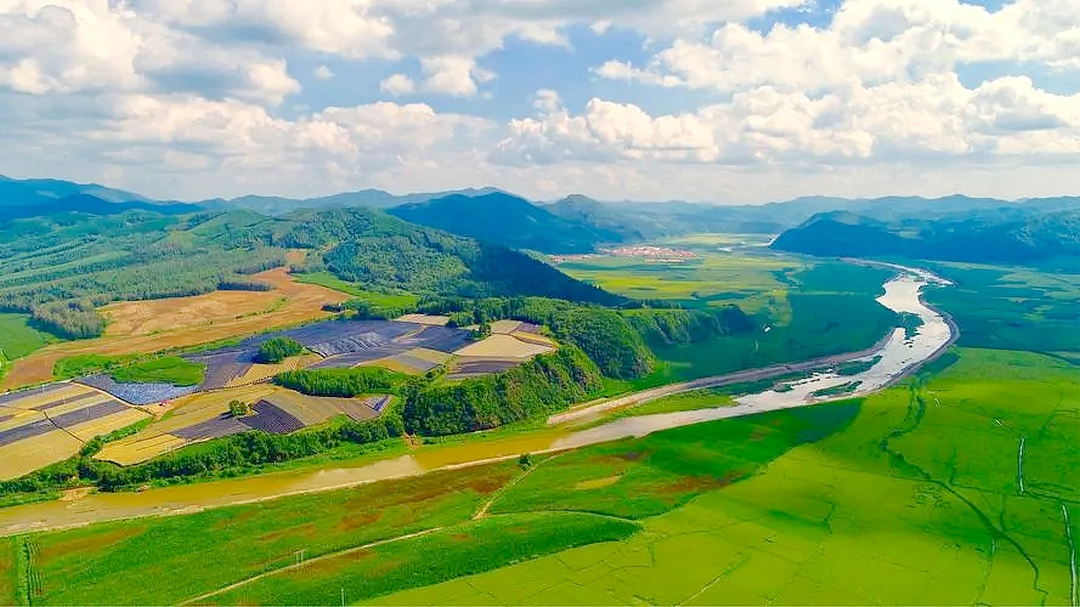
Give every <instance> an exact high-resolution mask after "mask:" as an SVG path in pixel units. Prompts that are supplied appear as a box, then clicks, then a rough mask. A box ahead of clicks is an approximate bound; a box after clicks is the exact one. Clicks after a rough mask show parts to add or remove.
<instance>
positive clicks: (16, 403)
mask: <svg viewBox="0 0 1080 607" xmlns="http://www.w3.org/2000/svg"><path fill="white" fill-rule="evenodd" d="M89 391H91V390H90V389H89V388H87V387H85V386H81V385H79V384H67V385H65V386H64V387H63V388H58V389H56V390H51V391H49V392H46V393H44V394H33V395H28V396H24V397H22V398H20V399H18V400H13V401H10V402H6V403H4V406H5V407H11V408H12V409H33V408H34V407H40V406H41V405H47V404H49V403H54V402H57V401H60V400H63V399H65V398H74V397H76V396H80V395H82V394H86V393H87V392H89Z"/></svg>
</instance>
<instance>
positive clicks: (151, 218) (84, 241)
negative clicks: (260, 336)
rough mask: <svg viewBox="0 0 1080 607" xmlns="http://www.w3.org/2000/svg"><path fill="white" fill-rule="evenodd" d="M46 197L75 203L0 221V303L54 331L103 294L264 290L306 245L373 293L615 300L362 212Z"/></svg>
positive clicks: (90, 330)
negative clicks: (278, 211) (258, 277)
mask: <svg viewBox="0 0 1080 607" xmlns="http://www.w3.org/2000/svg"><path fill="white" fill-rule="evenodd" d="M65 201H68V202H66V203H65ZM52 204H54V205H59V204H67V205H68V207H70V208H75V207H77V208H78V210H79V212H66V213H59V214H51V215H50V214H46V215H35V216H33V217H21V216H17V215H12V216H11V217H10V219H7V220H5V221H0V312H17V313H23V314H31V315H33V317H34V319H35V320H36V321H37V322H39V323H40V326H41V327H42V328H45V329H47V330H49V331H50V332H52V333H55V334H57V335H59V336H62V337H69V338H80V337H93V336H96V335H100V334H101V332H102V330H103V328H104V323H103V320H102V319H101V317H100V316H99V315H98V314H97V313H96V307H98V306H101V305H104V304H107V303H109V302H111V301H117V300H143V299H158V298H164V297H177V296H187V295H198V294H202V293H208V292H210V291H214V290H216V289H221V288H225V289H230V290H256V291H258V290H264V289H266V288H267V287H266V286H265V285H262V284H259V283H257V282H256V281H253V280H252V279H251V278H250V277H249V275H250V274H254V273H257V272H260V271H262V270H266V269H269V268H273V267H280V266H283V265H285V253H286V249H313V250H316V251H317V253H315V254H312V255H309V256H308V258H307V262H306V266H305V268H303V269H305V270H309V271H323V270H326V271H329V272H331V273H332V274H334V275H335V276H336V277H338V278H340V279H343V280H347V281H350V282H354V283H357V284H358V285H360V286H362V287H366V288H370V289H375V290H385V291H394V292H400V291H408V292H411V293H415V294H445V295H493V294H502V295H543V296H550V297H558V298H563V299H571V300H577V301H584V302H593V303H605V304H616V303H620V302H621V301H622V299H621V298H619V297H616V296H613V295H610V294H608V293H606V292H604V291H601V290H599V289H596V288H594V287H591V286H589V285H586V284H584V283H582V282H579V281H576V280H574V279H572V278H570V277H569V276H566V275H565V274H562V273H561V272H559V271H558V270H556V269H554V268H552V267H550V266H548V265H546V264H544V263H542V262H540V261H537V260H535V259H533V258H531V257H528V256H526V255H524V254H521V253H518V252H516V251H513V250H511V249H508V248H506V247H502V246H499V245H493V244H487V243H483V244H482V243H479V242H477V241H475V240H471V239H468V238H463V237H460V236H453V235H450V234H446V233H443V232H439V231H437V230H434V229H430V228H424V227H420V226H415V225H412V224H409V223H406V222H405V221H402V220H400V219H397V218H395V217H391V216H390V215H387V214H385V213H382V212H380V211H375V210H370V209H348V210H330V211H299V212H295V213H293V214H291V215H289V216H287V217H281V218H273V217H266V216H264V215H260V214H258V213H254V212H251V211H238V212H233V213H211V212H198V213H186V214H175V213H176V212H179V211H182V210H188V209H190V208H196V207H189V206H179V207H178V206H176V205H163V206H153V205H147V204H146V203H110V202H104V201H101V200H99V199H96V198H93V197H89V196H78V197H74V200H72V199H71V198H70V197H69V198H65V199H62V200H60V201H58V202H55V203H52ZM131 205H139V208H132V207H131ZM24 208H25V207H17V208H13V209H9V210H13V212H15V213H17V212H20V211H21V210H22V209H24ZM114 211H119V212H114ZM162 211H170V212H169V213H166V212H162Z"/></svg>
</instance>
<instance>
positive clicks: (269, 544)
mask: <svg viewBox="0 0 1080 607" xmlns="http://www.w3.org/2000/svg"><path fill="white" fill-rule="evenodd" d="M725 398H726V395H725V394H723V392H722V391H701V392H697V393H689V394H687V395H680V396H679V397H672V398H671V399H665V400H664V401H657V402H658V403H660V404H658V405H653V406H654V407H656V408H658V409H659V410H680V409H681V408H683V407H684V406H685V408H689V407H691V406H696V405H700V404H704V402H705V400H708V399H715V400H716V401H721V400H722V399H725ZM665 401H666V402H665ZM721 404H722V403H721ZM645 406H646V407H647V406H649V405H645ZM1077 436H1080V370H1078V369H1077V368H1076V367H1075V366H1073V365H1071V364H1069V363H1067V362H1064V361H1061V360H1058V359H1055V358H1051V357H1047V356H1041V355H1038V354H1033V353H1023V352H1009V351H997V350H977V349H959V350H957V351H956V352H955V353H953V354H952V355H950V356H946V357H944V358H942V359H941V360H940V361H939V362H937V363H935V364H934V365H932V366H929V367H928V368H927V370H926V371H925V372H923V373H921V374H920V375H918V376H916V377H915V378H913V379H911V380H909V381H908V382H907V383H905V384H904V385H902V386H899V387H897V388H893V389H890V390H888V391H886V392H883V393H881V394H879V395H875V396H872V397H869V398H866V399H859V400H853V401H849V402H842V403H833V404H827V405H820V406H816V407H807V408H802V409H794V410H788V411H783V412H776V413H769V414H763V415H758V416H751V417H744V418H738V419H732V420H723V421H717V422H711V423H707V424H699V425H695V426H688V427H684V428H678V429H674V430H669V431H665V432H659V433H656V434H653V435H650V436H647V437H645V438H641V439H632V440H623V441H617V442H612V443H606V444H601V445H595V446H592V447H587V448H582V449H578V450H575V451H571V452H566V453H562V454H556V455H551V456H543V457H539V456H538V457H533V458H532V460H533V461H532V464H531V466H526V467H524V468H522V467H519V466H518V465H517V463H516V462H506V463H502V464H493V465H487V466H481V467H476V468H469V469H462V470H456V471H449V472H443V473H436V474H432V475H428V476H424V477H419V478H415V479H408V480H398V481H388V482H384V483H378V484H374V485H368V486H363V487H359V488H355V489H349V490H343V491H335V492H329V493H322V494H315V495H309V496H298V497H290V498H283V499H279V500H274V501H269V502H263V503H258V504H251V505H245V506H234V507H228V508H221V509H215V510H209V511H206V512H201V513H197V514H191V515H184V516H174V517H166V518H147V519H136V520H131V521H124V522H117V523H104V524H98V525H93V526H90V527H86V528H81V529H73V530H68V531H60V532H50V533H42V534H34V535H30V536H23V537H22V538H18V539H17V540H16V541H15V543H14V544H12V543H9V544H8V545H9V546H13V548H12V551H11V552H12V554H14V556H13V557H12V558H11V559H10V561H11V563H10V564H5V560H4V556H3V554H2V553H0V579H3V578H4V577H5V572H7V573H6V578H7V579H9V580H16V579H18V580H23V581H25V580H36V581H35V584H36V585H35V586H34V588H36V589H37V590H35V593H36V594H34V595H33V596H32V597H31V600H32V602H33V604H42V605H50V604H89V605H94V604H172V603H177V602H182V601H184V600H186V599H190V598H194V597H196V596H200V595H203V594H206V593H212V592H215V591H219V590H222V589H225V588H226V587H228V586H230V585H231V584H235V583H237V582H241V581H243V580H247V579H248V578H251V577H252V576H254V575H258V574H260V573H267V572H274V573H273V574H271V575H268V576H266V577H263V578H260V579H258V580H255V581H253V582H251V583H247V584H243V585H241V586H239V587H236V588H234V589H231V590H228V591H225V592H222V593H220V594H215V595H214V596H212V597H210V598H209V599H207V600H206V601H203V602H208V603H220V604H328V603H335V604H336V601H340V593H341V591H342V589H344V590H345V596H346V601H347V602H348V603H356V602H371V603H373V604H388V605H414V604H461V605H466V604H642V603H651V604H688V605H705V604H760V603H766V602H771V603H775V604H871V603H873V604H878V603H881V604H909V605H926V604H988V605H1004V604H1046V605H1062V604H1063V605H1068V604H1069V603H1070V598H1069V593H1070V575H1071V571H1070V558H1071V553H1070V547H1069V544H1068V541H1067V536H1066V530H1065V522H1064V511H1063V510H1062V508H1065V509H1066V510H1065V511H1068V512H1069V513H1070V514H1071V519H1072V533H1073V535H1074V537H1076V536H1080V524H1078V523H1077V520H1078V519H1080V507H1078V504H1080V492H1078V491H1077V489H1076V483H1075V479H1076V478H1077V476H1078V474H1080V444H1078V443H1077V441H1076V440H1075V439H1076V437H1077ZM1021 444H1023V449H1022V450H1021ZM1021 462H1022V464H1021ZM484 505H487V506H488V507H487V509H486V516H483V517H481V518H479V519H474V515H476V514H477V513H480V512H484V511H485V510H484V508H483V506H484ZM418 532H427V533H425V534H424V535H420V536H415V537H413V536H411V534H414V533H418ZM385 540H391V541H388V542H386V543H381V544H379V545H376V546H368V544H371V543H374V542H382V541H385ZM9 541H10V540H9ZM19 542H22V543H19ZM22 545H26V546H28V547H29V548H28V549H29V550H30V552H31V553H32V554H34V555H35V556H34V558H33V559H32V560H30V561H29V562H24V561H23V560H20V557H19V554H21V553H20V552H19V551H18V550H15V548H14V546H22ZM0 548H2V546H0ZM300 550H303V551H305V552H304V553H303V558H304V559H308V560H311V562H310V563H308V564H307V565H303V566H301V567H299V568H296V569H286V568H287V567H289V565H291V564H293V563H295V561H296V559H297V552H298V551H300ZM339 552H340V553H342V554H340V555H339V554H337V553H339ZM324 555H325V556H326V557H327V558H323V559H320V558H319V557H320V556H324ZM687 555H694V558H687ZM12 570H14V572H12ZM145 579H153V580H154V583H153V584H144V583H140V582H139V580H145ZM9 583H11V582H9ZM16 587H18V588H22V586H19V585H16ZM9 595H10V596H17V594H16V592H15V591H14V590H12V589H11V588H7V587H5V588H0V598H3V597H4V596H9Z"/></svg>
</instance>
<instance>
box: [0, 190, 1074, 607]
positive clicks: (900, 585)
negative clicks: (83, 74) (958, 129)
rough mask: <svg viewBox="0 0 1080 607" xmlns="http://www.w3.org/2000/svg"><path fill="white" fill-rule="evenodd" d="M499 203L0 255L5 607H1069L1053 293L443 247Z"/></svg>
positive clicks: (987, 270)
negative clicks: (880, 606)
mask: <svg viewBox="0 0 1080 607" xmlns="http://www.w3.org/2000/svg"><path fill="white" fill-rule="evenodd" d="M507 196H508V195H506V194H505V193H493V192H484V193H482V194H480V195H479V197H480V198H481V200H469V199H468V196H467V195H463V194H454V195H452V196H449V197H447V198H446V199H445V200H438V201H437V202H438V204H435V203H430V204H429V203H428V202H426V201H422V200H421V201H411V202H409V203H408V205H409V206H408V208H406V209H402V210H401V212H396V211H395V212H391V213H389V214H386V213H383V212H382V211H378V210H372V209H362V208H361V209H358V208H346V209H339V208H330V209H324V210H299V211H290V212H286V213H282V214H279V215H277V216H273V217H270V216H263V215H260V214H259V213H256V212H253V211H251V210H246V211H235V210H227V209H226V210H221V209H220V207H215V208H216V209H217V210H210V211H207V210H193V209H191V208H188V207H175V206H169V207H167V208H162V209H155V208H154V207H153V204H155V203H152V202H148V203H145V204H140V205H135V206H132V205H127V206H120V207H108V206H105V207H103V206H102V204H112V203H102V204H99V203H93V204H91V202H90V201H87V200H79V201H74V202H73V201H68V202H65V203H64V204H53V203H49V204H47V205H45V206H44V207H43V208H44V209H45V210H44V211H40V212H42V213H46V214H45V215H41V216H35V215H34V214H33V213H34V212H38V211H34V212H30V211H27V212H24V213H22V214H21V215H20V216H19V217H17V218H14V219H12V220H10V223H9V227H8V228H5V229H0V234H6V236H5V237H4V238H7V240H6V241H5V240H4V238H0V245H2V246H7V247H8V249H7V250H8V251H10V252H11V253H12V254H13V255H12V256H11V257H9V258H8V259H10V260H11V261H7V262H0V269H3V270H4V273H0V300H2V301H4V302H7V303H6V304H5V305H6V306H8V307H7V308H5V309H6V310H10V311H9V312H5V313H4V314H5V316H3V317H0V321H2V322H3V323H4V324H0V326H3V327H11V329H10V331H5V332H3V333H2V334H0V350H2V351H3V352H4V360H3V361H2V362H3V366H2V367H0V370H2V371H3V374H4V379H3V381H4V386H5V388H16V389H15V390H11V391H9V392H7V393H5V394H4V395H3V396H0V462H3V464H2V466H0V478H3V479H4V480H2V481H0V596H10V597H13V598H12V600H13V601H14V602H16V603H20V604H26V605H51V604H74V603H77V604H116V603H120V604H329V603H333V604H339V603H340V602H342V601H344V602H345V603H349V604H367V603H371V604H401V605H407V604H431V603H440V604H551V603H559V604H628V603H642V602H645V603H651V604H667V603H671V604H747V603H751V604H753V603H771V602H776V603H787V604H809V603H820V602H829V603H840V604H849V603H884V604H901V603H918V604H925V603H935V604H937V603H942V604H954V603H979V604H1017V603H1021V604H1029V603H1031V604H1045V605H1051V604H1065V605H1069V604H1073V603H1074V602H1075V597H1076V588H1075V583H1074V582H1072V581H1071V580H1075V576H1076V566H1075V549H1074V547H1073V545H1072V543H1071V541H1070V538H1072V537H1073V536H1074V535H1075V534H1076V532H1078V531H1080V530H1078V529H1076V527H1075V525H1076V523H1075V521H1076V520H1078V519H1077V516H1080V514H1078V513H1076V512H1075V507H1076V504H1077V503H1080V502H1077V499H1080V498H1078V496H1077V495H1075V491H1074V489H1073V487H1072V484H1071V482H1070V480H1069V479H1070V478H1071V477H1072V476H1074V475H1075V472H1076V471H1077V465H1078V463H1077V462H1080V452H1078V451H1077V447H1076V445H1075V444H1074V442H1075V441H1073V440H1072V438H1073V437H1075V436H1076V433H1077V431H1078V430H1080V426H1077V425H1076V421H1077V419H1078V415H1080V400H1078V399H1080V395H1078V393H1077V391H1076V388H1077V386H1080V371H1078V369H1077V367H1076V361H1077V360H1080V342H1077V340H1076V339H1077V335H1078V333H1077V332H1076V331H1075V326H1076V325H1075V322H1076V321H1077V318H1078V317H1077V309H1076V306H1075V305H1074V303H1075V301H1076V297H1075V295H1076V293H1077V289H1078V288H1080V287H1078V286H1080V280H1078V279H1077V278H1076V275H1075V274H1074V273H1070V272H1069V271H1068V270H1067V268H1068V267H1069V265H1068V261H1067V260H1066V261H1062V259H1061V258H1055V259H1054V260H1052V261H1048V262H1046V263H1045V264H1041V265H1040V264H1036V263H1034V262H1032V263H1031V265H1010V264H1000V263H999V264H998V265H994V264H991V263H972V262H971V261H968V260H957V259H951V258H948V257H947V256H945V257H942V256H939V255H934V256H931V257H933V258H930V259H922V258H916V259H911V258H909V257H908V256H906V254H905V255H898V254H895V253H896V251H892V252H890V253H889V254H882V255H876V254H873V253H870V252H865V251H854V252H852V251H848V250H846V249H837V250H836V251H835V254H836V256H835V257H829V256H823V255H819V256H814V255H807V254H804V253H803V252H792V251H787V250H782V249H785V248H786V247H787V245H785V244H784V243H785V242H790V239H785V238H784V235H781V237H780V238H774V237H773V236H772V235H769V234H759V233H749V234H745V233H742V234H740V233H736V232H732V231H729V232H723V233H722V232H719V231H714V232H709V233H693V232H690V231H685V230H679V229H675V227H674V226H676V225H679V223H680V222H685V221H688V220H687V219H686V217H685V216H682V217H681V218H680V214H683V215H685V214H687V213H691V212H700V213H704V214H706V215H707V214H708V213H712V212H713V211H708V213H706V211H705V210H697V209H691V208H688V207H686V206H681V205H672V206H671V207H670V209H671V210H670V211H669V213H670V215H671V218H670V221H667V222H666V223H665V222H661V221H659V220H658V223H657V225H661V224H663V225H666V226H667V227H666V228H665V229H667V230H669V231H672V232H675V233H669V234H664V235H658V236H655V237H652V238H640V237H636V236H634V235H633V230H631V229H630V227H629V226H623V227H619V225H620V224H617V223H615V222H613V221H610V219H611V218H610V217H608V218H606V219H604V221H600V219H601V218H603V216H602V215H601V214H598V213H599V211H597V209H596V208H593V211H594V212H591V214H589V215H588V218H589V219H588V220H587V221H585V222H584V223H580V224H575V225H577V227H576V228H575V231H574V232H573V234H575V235H576V236H575V237H574V238H572V239H570V240H569V241H567V243H563V244H565V245H566V247H567V248H565V249H563V248H561V247H562V246H563V245H562V244H559V243H558V242H557V240H558V239H554V240H553V239H552V238H551V237H550V235H551V234H552V233H554V232H555V231H556V230H555V227H557V226H562V225H564V222H570V223H573V222H575V221H577V222H581V221H582V220H581V219H580V218H577V219H575V217H576V216H575V215H574V214H573V213H572V212H571V210H575V209H576V210H575V211H574V212H577V211H580V210H581V209H582V208H583V207H582V205H584V204H585V203H584V202H583V201H581V200H575V201H573V204H572V205H564V204H561V203H559V204H555V205H537V206H535V208H534V206H533V205H531V203H528V202H527V201H524V200H520V199H519V200H516V201H513V202H510V203H507V204H508V206H506V213H507V214H508V215H512V214H520V217H519V218H518V219H520V223H515V221H518V219H514V220H513V221H511V220H510V219H509V218H508V219H507V222H506V223H505V224H504V226H503V227H504V229H503V230H501V231H500V230H499V229H497V227H493V226H491V225H484V224H482V223H477V222H470V221H467V218H468V217H470V216H475V215H476V213H477V212H478V211H477V209H480V208H485V205H487V206H490V205H491V204H495V203H494V202H492V201H496V202H497V201H499V200H505V198H506V197H507ZM75 202H77V203H78V204H75ZM245 204H248V205H255V204H261V203H260V202H259V201H257V200H248V201H246V202H245ZM275 204H276V203H275ZM598 204H599V203H598ZM800 204H806V205H809V206H808V208H806V209H804V210H802V211H799V212H800V213H803V212H806V213H810V212H811V211H812V210H813V208H814V205H815V204H817V203H816V202H815V203H813V204H810V203H800ZM921 204H922V203H918V204H913V207H912V208H913V209H915V208H916V207H919V205H921ZM978 204H979V205H983V206H986V204H989V203H982V202H980V203H978ZM1026 204H1027V203H1025V205H1026ZM148 205H149V206H148ZM860 205H862V203H859V204H858V205H855V206H859V208H861V209H863V211H862V212H871V211H874V209H875V207H873V206H872V205H870V206H860ZM540 206H544V207H546V208H540ZM1036 206H1038V207H1039V208H1041V204H1040V205H1032V208H1035V207H1036ZM785 208H788V209H789V210H790V209H791V208H794V207H785ZM980 208H981V207H980ZM391 211H394V209H391ZM659 212H660V211H659V210H657V209H651V210H650V213H659ZM774 212H775V210H765V209H747V210H744V211H739V210H725V211H724V212H723V217H725V219H724V221H736V219H733V217H735V218H737V217H738V215H739V214H740V213H747V216H746V218H745V219H742V220H738V221H746V222H750V221H751V219H750V217H752V216H753V217H759V218H760V217H765V216H766V215H767V214H768V213H774ZM813 212H814V213H816V212H820V211H813ZM907 212H925V211H917V210H911V211H907ZM979 212H984V211H979ZM1039 212H1041V211H1039ZM1047 212H1050V213H1056V212H1058V211H1057V210H1053V209H1052V210H1049V211H1047ZM57 213H59V214H57ZM193 213H194V214H193ZM717 213H719V211H717ZM785 213H787V211H785ZM985 213H987V214H986V215H985V217H988V218H989V219H987V220H986V221H996V219H993V218H994V217H996V215H995V214H994V213H996V212H994V213H991V212H989V211H985ZM1013 213H1014V212H1013V211H1012V210H1010V211H1009V212H1008V213H1005V215H1007V216H1010V217H1011V216H1013V215H1012V214H1013ZM811 214H812V213H811ZM401 217H407V218H409V219H410V220H414V221H417V222H419V223H416V224H414V223H407V222H405V221H402V219H401ZM775 217H780V215H776V216H775ZM121 218H126V219H124V220H123V221H128V222H134V223H133V224H132V225H142V226H143V228H140V230H141V231H136V232H131V231H130V230H128V229H126V228H125V229H123V230H121V229H119V227H118V226H119V225H120V224H121ZM463 218H465V219H466V220H465V221H463ZM702 221H704V220H702ZM753 221H757V220H756V219H755V220H753ZM888 221H891V219H887V218H886V219H882V222H883V223H884V224H887V223H888ZM110 222H114V223H113V225H114V226H116V231H115V232H112V233H111V234H110V233H109V232H108V229H110V228H109V227H108V226H109V225H110ZM766 223H767V222H766ZM819 223H821V220H820V218H819V219H817V220H814V219H811V220H810V224H811V225H813V226H816V225H817V224H819ZM421 224H422V225H421ZM695 224H700V222H695ZM545 225H546V228H545V227H544V226H545ZM538 226H540V227H539V228H538ZM31 227H33V230H35V233H37V234H39V236H37V237H35V238H38V239H39V240H38V241H35V242H38V243H40V242H43V241H44V240H48V241H50V242H52V243H53V244H52V245H51V246H52V247H53V248H41V247H38V248H36V249H35V248H32V247H30V246H29V244H28V243H24V242H21V241H19V240H18V239H17V238H14V237H13V236H12V234H13V233H19V230H28V229H30V228H31ZM761 227H766V226H764V225H762V226H761ZM790 227H791V228H792V230H789V231H786V232H785V234H799V233H800V232H801V231H802V230H804V229H805V228H802V227H798V226H797V225H791V226H790ZM624 228H625V229H624ZM80 229H82V230H84V231H87V230H99V231H100V230H105V231H104V232H103V235H102V236H101V237H100V238H98V239H97V240H93V241H81V240H79V239H80V238H82V236H79V235H78V234H77V232H78V230H80ZM634 229H636V228H634ZM814 229H819V228H814ZM5 230H6V231H5ZM442 230H450V232H455V233H449V232H445V231H442ZM484 230H487V231H484ZM538 230H539V231H538ZM545 230H546V231H545ZM135 234H137V236H135ZM42 235H45V236H42ZM476 237H480V238H481V240H476V239H475V238H476ZM492 238H497V239H498V240H500V241H501V242H499V243H495V242H492V241H491V240H488V239H492ZM41 239H44V240H41ZM102 239H103V240H104V243H103V242H102ZM110 239H112V245H115V246H113V249H114V250H116V251H117V252H118V253H116V254H113V256H111V257H107V256H106V257H102V256H100V255H97V256H95V255H83V254H82V253H84V252H85V253H90V252H92V251H99V252H100V251H102V250H104V248H106V246H107V245H108V243H109V241H110ZM4 242H6V243H7V244H6V245H5V244H3V243H4ZM845 242H846V241H845ZM874 242H877V240H875V241H874ZM108 246H111V245H108ZM66 247H74V249H73V250H75V251H79V252H80V253H79V254H75V255H68V256H67V257H66V259H69V261H67V262H65V264H69V265H65V264H57V263H56V261H57V258H55V256H56V255H57V254H58V253H57V251H60V250H65V248H66ZM125 247H127V248H125ZM147 248H149V250H153V251H158V252H160V256H155V255H158V254H157V253H155V254H154V255H149V256H144V255H142V250H143V249H147ZM174 248H177V250H178V251H180V252H179V253H175V254H174V253H173V252H170V251H173V250H174ZM518 249H530V250H528V251H525V252H522V251H520V250H518ZM545 249H546V250H545ZM125 251H126V252H125ZM863 253H865V254H863ZM208 255H209V257H207V256H208ZM189 256H193V257H191V258H190V259H189ZM200 256H201V257H200ZM4 263H8V266H4V265H3V264H4ZM13 264H14V265H13ZM199 264H202V266H200V265H199ZM207 264H210V265H207ZM46 268H52V269H51V270H46ZM207 268H215V271H213V272H207V271H205V270H206V269H207ZM125 273H126V274H125ZM155 273H158V274H161V275H163V276H166V277H167V280H156V279H155V280H147V278H146V277H147V276H150V275H152V274H155ZM125 275H126V277H125ZM54 285H55V286H54ZM136 286H137V288H136ZM95 323H98V324H97V325H95ZM95 326H96V327H97V328H96V329H94V327H95ZM65 327H66V328H65ZM83 328H86V329H87V330H89V331H90V332H89V333H88V334H86V335H76V334H74V333H72V332H70V331H69V329H71V330H75V329H78V330H80V331H81V330H82V329H83ZM91 329H94V330H91ZM95 331H96V334H95ZM689 552H692V553H694V554H708V555H710V556H709V557H708V558H700V559H696V560H697V561H698V562H695V563H694V564H693V565H692V566H686V565H685V564H684V561H685V559H684V558H682V557H683V556H684V555H685V554H687V553H689ZM210 562H214V563H220V565H218V566H208V565H207V563H210ZM766 571H767V572H769V574H768V575H764V574H763V572H766ZM148 574H149V575H154V576H155V579H156V580H158V581H156V582H155V583H154V584H144V585H139V584H136V583H134V580H137V579H140V578H141V577H142V576H145V575H148ZM159 578H160V579H159ZM1070 593H1071V594H1070Z"/></svg>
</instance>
